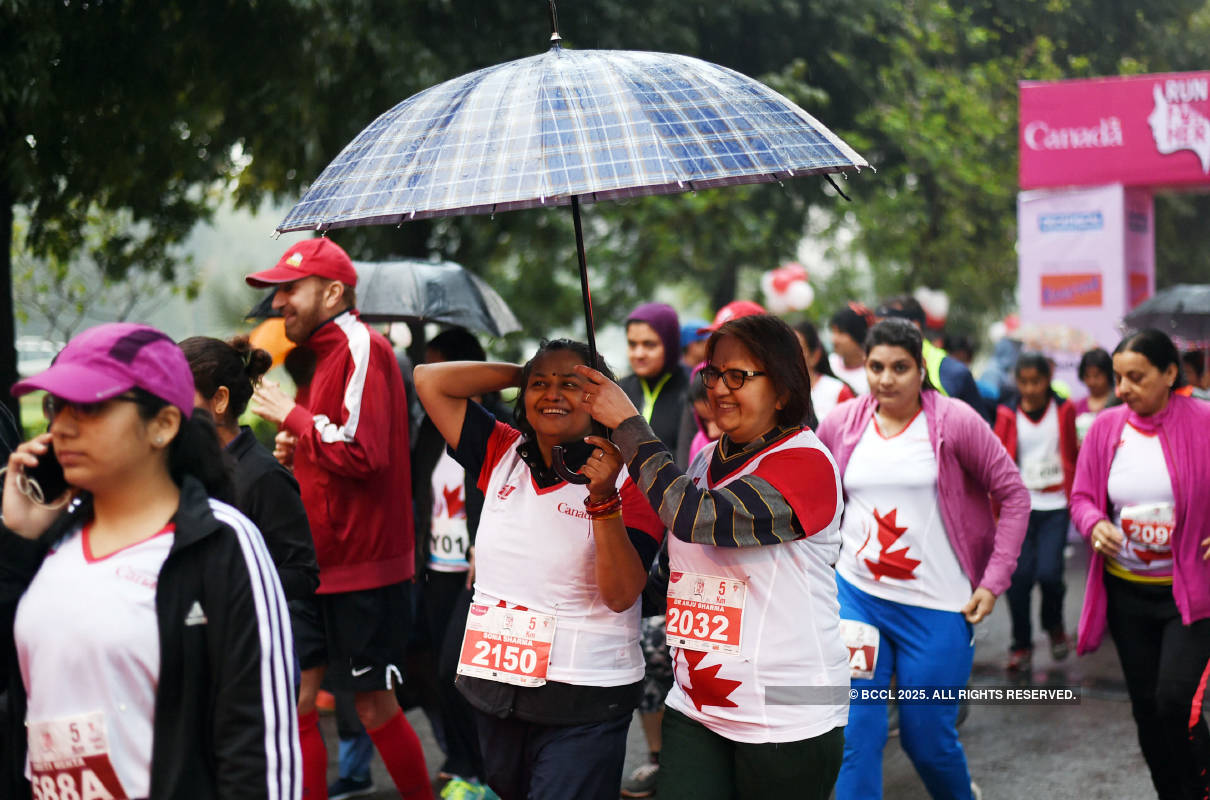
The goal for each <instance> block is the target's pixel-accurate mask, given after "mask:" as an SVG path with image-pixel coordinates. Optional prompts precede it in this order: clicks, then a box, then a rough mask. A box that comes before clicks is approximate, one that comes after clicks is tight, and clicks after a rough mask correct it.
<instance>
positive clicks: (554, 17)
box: [550, 0, 563, 47]
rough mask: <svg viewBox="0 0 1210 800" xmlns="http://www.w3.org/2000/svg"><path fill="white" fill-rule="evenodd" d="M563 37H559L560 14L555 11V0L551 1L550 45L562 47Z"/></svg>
mask: <svg viewBox="0 0 1210 800" xmlns="http://www.w3.org/2000/svg"><path fill="white" fill-rule="evenodd" d="M562 41H563V37H562V36H560V35H559V12H558V10H556V9H555V0H550V44H551V46H552V47H560V46H561V42H562Z"/></svg>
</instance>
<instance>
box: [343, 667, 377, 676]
mask: <svg viewBox="0 0 1210 800" xmlns="http://www.w3.org/2000/svg"><path fill="white" fill-rule="evenodd" d="M372 669H374V668H373V667H372V666H371V667H353V668H352V669H350V670H349V672H350V673H351V674H352V675H353V677H354V678H360V677H361V676H362V675H365V674H366V673H367V672H369V671H370V670H372Z"/></svg>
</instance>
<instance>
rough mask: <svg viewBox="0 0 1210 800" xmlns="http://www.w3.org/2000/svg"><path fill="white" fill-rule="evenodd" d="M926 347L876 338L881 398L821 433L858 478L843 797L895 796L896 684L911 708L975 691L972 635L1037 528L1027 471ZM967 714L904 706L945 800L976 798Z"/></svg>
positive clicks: (840, 565) (902, 712) (911, 329)
mask: <svg viewBox="0 0 1210 800" xmlns="http://www.w3.org/2000/svg"><path fill="white" fill-rule="evenodd" d="M922 342H923V340H922V338H921V334H920V331H919V330H918V329H917V328H916V326H915V325H913V324H912V323H911V322H909V321H907V320H905V319H896V318H890V319H885V320H883V321H881V322H879V323H877V324H876V325H874V326H873V327H872V328H870V331H869V333H868V334H867V335H866V340H865V351H866V361H865V365H866V375H867V378H868V380H869V385H870V394H868V395H863V396H862V397H859V398H857V399H856V400H853V401H851V402H848V403H845V404H843V405H841V406H839V407H837V408H836V410H835V411H833V412H832V413H831V414H830V415H829V416H828V418H827V419H825V420H824V421H823V423H822V424H821V425H820V428H819V438H820V439H822V440H823V441H824V443H825V444H826V445H827V446H828V447H829V448H830V449H831V451H832V453H833V455H834V456H835V457H836V462H837V463H838V464H839V465H840V472H841V475H842V476H843V480H844V495H845V510H844V521H843V523H842V524H841V528H840V532H841V538H842V541H843V543H842V546H841V551H840V560H839V561H838V562H837V563H836V572H837V574H838V575H837V579H836V581H837V584H838V588H839V595H840V616H841V620H842V623H841V624H842V628H843V631H844V636H845V645H846V647H847V649H848V652H849V656H850V667H851V673H850V675H851V678H852V687H853V690H854V691H856V692H858V693H859V694H858V698H859V700H858V702H855V703H854V705H853V707H852V708H851V709H850V710H849V729H848V734H847V736H846V737H845V753H844V766H842V767H841V770H840V777H839V778H838V779H837V781H836V797H837V798H838V800H850V798H860V800H867V798H875V797H882V750H883V747H884V745H885V744H886V739H887V705H886V700H885V697H883V698H882V699H877V698H879V696H880V693H883V692H885V690H886V689H887V688H888V687H889V685H890V682H891V678H892V676H895V677H896V679H897V681H898V690H899V691H900V692H904V693H905V694H904V695H903V696H904V697H908V698H910V697H911V696H912V695H911V692H913V691H918V692H931V691H933V690H935V689H937V688H942V687H944V688H945V689H947V690H950V691H952V692H954V693H955V694H954V696H956V691H957V690H958V689H961V688H963V687H965V686H966V683H967V681H968V680H969V679H970V673H971V664H972V662H973V659H974V639H973V636H974V634H973V630H974V629H973V627H972V626H973V625H975V624H977V623H979V622H980V621H982V620H983V619H985V618H986V617H987V615H988V614H990V613H991V611H992V608H993V607H994V606H995V604H996V597H997V596H999V595H1000V594H1001V593H1003V592H1004V591H1005V590H1006V589H1007V588H1008V586H1009V584H1010V583H1011V580H1012V575H1013V570H1014V568H1015V566H1016V563H1017V553H1018V552H1019V551H1020V549H1021V541H1022V539H1023V538H1024V536H1025V529H1026V525H1027V523H1028V521H1029V492H1028V490H1027V489H1026V488H1025V485H1024V484H1023V483H1022V482H1021V476H1020V474H1019V473H1018V471H1017V465H1016V464H1015V463H1014V462H1013V460H1012V459H1011V458H1010V457H1009V455H1008V453H1007V452H1006V451H1005V449H1004V447H1003V446H1002V445H1001V444H1000V442H999V440H998V439H996V437H995V434H993V433H992V430H991V428H989V427H988V426H987V423H986V422H984V421H983V418H982V417H981V416H979V415H978V414H977V413H976V412H975V411H973V410H972V409H971V407H970V406H968V405H967V404H966V403H964V402H962V401H960V400H955V399H951V398H949V397H945V396H943V395H941V393H940V392H937V391H935V390H934V389H933V387H932V386H931V385H930V384H929V382H928V379H927V377H926V374H925V365H924V355H923V343H922ZM989 496H990V498H992V499H994V500H995V501H996V502H997V503H998V504H999V506H1000V517H999V520H998V521H997V520H996V519H995V517H994V516H993V513H992V504H991V502H990V501H989ZM863 693H868V694H863ZM863 697H870V698H875V699H874V700H873V702H871V701H868V700H863V699H861V698H863ZM929 700H932V698H931V697H930V698H929ZM958 708H959V706H958V702H957V701H956V700H955V701H953V702H936V701H933V702H924V703H910V702H901V703H899V735H900V741H901V743H902V744H903V749H904V750H905V751H906V752H907V754H908V757H909V758H910V759H911V761H912V764H913V765H914V766H915V767H916V772H917V773H919V775H920V777H921V779H922V780H923V781H924V785H925V787H926V788H927V789H928V791H929V793H930V794H931V795H932V796H933V797H949V798H959V797H962V798H968V797H971V796H972V794H973V786H974V785H973V784H972V782H971V778H970V772H969V770H968V769H967V766H966V755H965V754H964V753H963V751H962V744H961V743H960V742H959V741H958V729H957V720H958Z"/></svg>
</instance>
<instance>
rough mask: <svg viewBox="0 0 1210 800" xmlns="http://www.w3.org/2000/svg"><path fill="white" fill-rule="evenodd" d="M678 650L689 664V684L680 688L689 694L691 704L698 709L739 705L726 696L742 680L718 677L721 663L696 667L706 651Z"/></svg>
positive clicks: (721, 666)
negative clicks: (700, 667)
mask: <svg viewBox="0 0 1210 800" xmlns="http://www.w3.org/2000/svg"><path fill="white" fill-rule="evenodd" d="M678 652H680V653H681V654H682V655H684V656H685V661H686V662H687V663H688V665H689V681H690V685H689V686H684V687H682V688H683V689H684V690H685V694H687V695H689V699H690V700H692V701H693V704H694V705H695V706H697V710H698V711H701V710H702V706H718V707H719V708H735V707H737V706H738V705H739V704H738V703H735V702H732V701H731V700H728V699H727V697H728V695H730V694H731V693H732V692H733V691H735V689H736V688H737V687H738V686H739V685H740V684H741V683H743V681H733V680H731V679H730V678H720V677H718V671H719V670H720V669H722V668H723V665H722V664H715V665H714V666H711V667H704V668H702V669H698V665H699V664H701V663H702V659H703V658H705V657H706V656H707V654H706V653H700V652H698V651H697V650H680V651H678Z"/></svg>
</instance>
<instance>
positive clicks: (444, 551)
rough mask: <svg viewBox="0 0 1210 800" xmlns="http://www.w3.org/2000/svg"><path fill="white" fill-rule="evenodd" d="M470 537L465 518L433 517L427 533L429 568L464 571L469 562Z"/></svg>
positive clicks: (437, 570) (467, 567) (440, 570)
mask: <svg viewBox="0 0 1210 800" xmlns="http://www.w3.org/2000/svg"><path fill="white" fill-rule="evenodd" d="M470 546H471V537H470V532H469V531H467V528H466V518H465V517H460V518H455V519H451V518H450V517H434V518H433V529H432V532H431V533H430V534H429V569H432V570H434V571H436V572H466V571H467V570H468V569H470V566H471V565H470V563H469V562H468V561H467V560H466V557H467V553H468V552H470Z"/></svg>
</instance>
